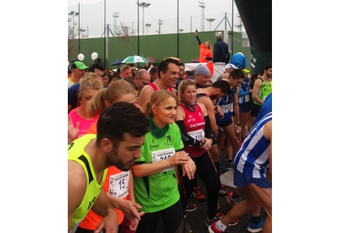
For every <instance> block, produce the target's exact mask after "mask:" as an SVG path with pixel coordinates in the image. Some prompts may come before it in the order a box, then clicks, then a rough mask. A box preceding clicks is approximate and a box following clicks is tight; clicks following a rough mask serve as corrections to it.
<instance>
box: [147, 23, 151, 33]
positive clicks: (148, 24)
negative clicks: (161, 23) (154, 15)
mask: <svg viewBox="0 0 350 233" xmlns="http://www.w3.org/2000/svg"><path fill="white" fill-rule="evenodd" d="M151 25H152V24H150V23H146V28H147V35H148V28H149V27H150V26H151Z"/></svg>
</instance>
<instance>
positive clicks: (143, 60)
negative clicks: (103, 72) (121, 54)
mask: <svg viewBox="0 0 350 233" xmlns="http://www.w3.org/2000/svg"><path fill="white" fill-rule="evenodd" d="M146 62H148V60H147V59H146V58H144V57H141V56H137V55H134V56H129V57H127V58H125V59H124V60H123V61H122V63H146Z"/></svg>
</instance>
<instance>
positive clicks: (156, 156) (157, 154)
mask: <svg viewBox="0 0 350 233" xmlns="http://www.w3.org/2000/svg"><path fill="white" fill-rule="evenodd" d="M174 154H175V149H174V148H169V149H164V150H157V151H152V163H157V162H160V161H162V160H164V159H169V158H170V157H171V156H173V155H174ZM171 170H174V166H171V167H169V168H166V169H164V170H163V171H162V172H167V171H171Z"/></svg>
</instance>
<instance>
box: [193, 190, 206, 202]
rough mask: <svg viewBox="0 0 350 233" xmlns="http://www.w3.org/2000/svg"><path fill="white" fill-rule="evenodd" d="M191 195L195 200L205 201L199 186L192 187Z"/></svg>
mask: <svg viewBox="0 0 350 233" xmlns="http://www.w3.org/2000/svg"><path fill="white" fill-rule="evenodd" d="M191 196H192V197H194V198H196V200H197V201H205V196H204V194H203V193H202V192H201V190H200V187H199V186H197V187H194V188H193V192H192V193H191Z"/></svg>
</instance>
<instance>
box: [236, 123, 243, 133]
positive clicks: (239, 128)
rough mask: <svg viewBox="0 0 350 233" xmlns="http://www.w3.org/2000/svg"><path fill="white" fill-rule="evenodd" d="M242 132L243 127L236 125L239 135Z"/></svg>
mask: <svg viewBox="0 0 350 233" xmlns="http://www.w3.org/2000/svg"><path fill="white" fill-rule="evenodd" d="M241 131H242V126H240V125H236V132H237V134H239V133H241Z"/></svg>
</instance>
